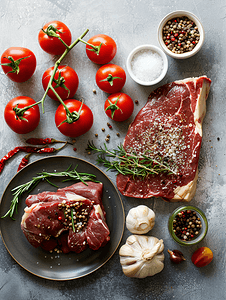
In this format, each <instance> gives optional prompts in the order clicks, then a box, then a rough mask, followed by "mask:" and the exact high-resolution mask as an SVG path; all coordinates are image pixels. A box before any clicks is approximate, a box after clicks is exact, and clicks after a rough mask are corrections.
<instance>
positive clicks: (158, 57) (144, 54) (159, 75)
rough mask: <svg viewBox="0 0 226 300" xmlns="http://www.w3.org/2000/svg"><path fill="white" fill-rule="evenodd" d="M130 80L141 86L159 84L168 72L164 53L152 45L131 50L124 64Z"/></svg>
mask: <svg viewBox="0 0 226 300" xmlns="http://www.w3.org/2000/svg"><path fill="white" fill-rule="evenodd" d="M126 66H127V70H128V72H129V75H130V76H131V78H132V79H133V80H134V81H135V82H137V83H139V84H141V85H146V86H150V85H154V84H157V83H159V82H160V81H161V80H162V79H163V78H164V77H165V75H166V72H167V70H168V60H167V57H166V55H165V53H164V52H163V51H162V50H161V49H160V48H158V47H156V46H154V45H141V46H138V47H136V48H135V49H133V50H132V51H131V52H130V54H129V56H128V58H127V62H126Z"/></svg>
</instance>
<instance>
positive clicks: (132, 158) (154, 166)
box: [87, 141, 177, 178]
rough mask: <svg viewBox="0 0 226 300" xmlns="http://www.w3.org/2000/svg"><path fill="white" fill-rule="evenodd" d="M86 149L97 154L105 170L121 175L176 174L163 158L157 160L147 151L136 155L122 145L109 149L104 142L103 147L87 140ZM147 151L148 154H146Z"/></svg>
mask: <svg viewBox="0 0 226 300" xmlns="http://www.w3.org/2000/svg"><path fill="white" fill-rule="evenodd" d="M87 151H89V152H90V151H93V152H95V153H97V154H98V156H97V163H98V164H103V165H104V167H106V168H107V170H114V171H117V172H118V173H121V174H123V175H132V176H133V177H142V178H145V177H147V176H148V175H150V174H152V175H157V174H160V173H167V174H175V175H177V173H175V171H173V170H172V169H171V168H170V167H169V166H168V165H167V164H166V163H164V162H163V158H161V157H159V158H158V160H157V159H156V158H154V157H151V155H150V153H148V152H146V153H144V154H142V155H141V156H138V155H137V154H136V153H134V152H133V151H132V150H131V153H127V152H126V151H125V149H124V148H123V146H122V145H119V146H117V149H113V150H109V149H108V148H107V146H106V144H104V147H103V148H102V147H100V148H97V147H96V146H95V145H94V143H93V142H90V141H89V142H88V145H87ZM147 153H148V154H149V155H147ZM107 158H109V159H107ZM113 159H114V160H113ZM115 159H116V160H115Z"/></svg>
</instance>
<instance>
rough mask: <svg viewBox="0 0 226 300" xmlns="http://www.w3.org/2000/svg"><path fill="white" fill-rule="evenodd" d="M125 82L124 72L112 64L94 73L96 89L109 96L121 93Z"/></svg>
mask: <svg viewBox="0 0 226 300" xmlns="http://www.w3.org/2000/svg"><path fill="white" fill-rule="evenodd" d="M125 82H126V73H125V71H124V70H123V68H121V67H120V66H117V65H114V64H108V65H104V66H102V67H100V69H99V70H98V71H97V73H96V83H97V85H98V87H99V88H100V89H101V90H102V91H104V92H106V93H109V94H113V93H117V92H119V91H121V89H122V88H123V86H124V84H125Z"/></svg>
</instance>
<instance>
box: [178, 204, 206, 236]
mask: <svg viewBox="0 0 226 300" xmlns="http://www.w3.org/2000/svg"><path fill="white" fill-rule="evenodd" d="M201 228H202V222H201V220H200V218H199V217H198V215H197V214H196V212H195V211H192V210H184V211H180V212H179V213H178V214H177V215H176V217H175V219H174V220H173V231H174V233H175V235H176V236H177V237H178V238H179V239H181V240H183V241H191V240H193V239H194V238H196V237H197V236H198V235H199V233H200V230H201Z"/></svg>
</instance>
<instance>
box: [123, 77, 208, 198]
mask: <svg viewBox="0 0 226 300" xmlns="http://www.w3.org/2000/svg"><path fill="white" fill-rule="evenodd" d="M210 84H211V80H210V79H208V78H207V77H206V76H202V77H199V78H188V79H185V80H181V81H175V82H172V83H170V84H166V85H164V86H162V87H160V88H158V89H156V90H155V91H153V92H152V93H151V95H150V96H149V98H148V102H147V104H146V105H145V106H144V107H143V108H142V109H141V110H140V112H139V113H138V115H137V116H136V118H135V120H134V121H133V122H132V124H131V126H130V128H129V130H128V133H127V135H126V137H125V140H124V144H123V146H124V149H125V150H126V151H127V152H128V153H136V155H138V156H141V155H142V154H145V155H147V156H150V157H152V158H154V159H156V160H158V161H160V160H161V161H162V162H163V163H167V165H168V166H169V167H170V169H171V170H172V171H173V173H172V174H169V173H168V174H167V173H161V172H160V173H159V174H157V175H148V177H147V178H145V179H141V178H138V177H136V178H133V177H132V176H124V175H122V174H119V175H118V176H117V186H118V189H119V191H120V192H121V193H122V194H123V195H125V196H129V197H135V198H150V197H162V198H163V199H164V200H167V201H190V200H191V199H192V198H193V196H194V194H195V191H196V183H197V178H198V161H199V152H200V147H201V141H202V122H203V118H204V116H205V112H206V99H207V97H208V93H209V89H210Z"/></svg>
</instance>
